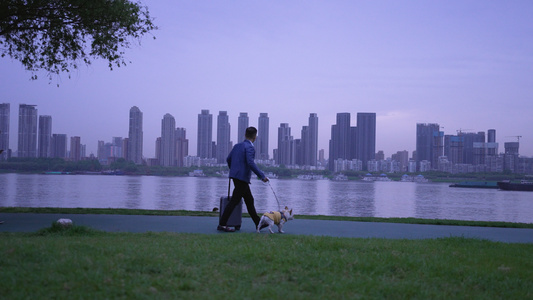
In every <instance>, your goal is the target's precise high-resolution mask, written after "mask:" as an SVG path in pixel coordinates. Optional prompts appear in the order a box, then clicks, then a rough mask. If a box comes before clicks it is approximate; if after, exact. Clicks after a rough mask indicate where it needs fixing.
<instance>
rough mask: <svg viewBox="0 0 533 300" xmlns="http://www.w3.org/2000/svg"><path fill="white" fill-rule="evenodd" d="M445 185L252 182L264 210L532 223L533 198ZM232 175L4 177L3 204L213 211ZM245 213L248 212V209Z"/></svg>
mask: <svg viewBox="0 0 533 300" xmlns="http://www.w3.org/2000/svg"><path fill="white" fill-rule="evenodd" d="M448 185H449V184H446V183H414V182H359V181H331V180H299V179H289V180H282V179H273V180H271V183H270V185H269V184H267V183H263V182H261V181H259V180H253V182H252V185H251V189H252V192H253V194H254V197H255V203H256V208H257V211H258V212H259V213H262V212H264V211H268V210H277V209H278V204H277V201H276V196H277V198H278V199H279V202H280V204H281V205H282V206H285V205H286V206H289V207H290V208H292V209H293V210H294V213H295V214H296V215H298V214H305V215H330V216H356V217H385V218H389V217H414V218H424V219H455V220H477V221H504V222H521V223H533V193H531V192H513V191H501V190H498V189H466V188H451V187H449V186H448ZM227 192H228V180H227V178H208V177H158V176H114V175H42V174H0V207H9V206H17V207H71V208H72V207H84V208H132V209H160V210H195V211H211V210H212V209H213V208H214V207H218V205H219V198H220V197H221V196H223V195H226V194H227ZM244 210H246V209H244Z"/></svg>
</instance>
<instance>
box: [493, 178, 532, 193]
mask: <svg viewBox="0 0 533 300" xmlns="http://www.w3.org/2000/svg"><path fill="white" fill-rule="evenodd" d="M498 187H499V188H500V189H501V190H504V191H528V192H533V181H528V180H521V181H520V182H512V181H509V180H506V181H498Z"/></svg>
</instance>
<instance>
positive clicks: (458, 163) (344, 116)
mask: <svg viewBox="0 0 533 300" xmlns="http://www.w3.org/2000/svg"><path fill="white" fill-rule="evenodd" d="M9 120H10V104H9V103H0V149H2V150H4V152H3V153H2V154H0V159H1V160H5V159H7V158H9V157H11V156H12V153H11V149H9V137H10V136H9V132H10V124H9ZM236 121H237V126H236V130H235V129H234V131H233V132H232V126H231V122H230V115H229V114H228V112H227V111H219V113H218V115H217V119H216V124H213V115H212V114H211V113H210V112H209V110H208V109H203V110H201V112H200V114H198V127H197V153H196V156H190V155H189V140H188V139H187V135H186V129H185V128H182V127H177V125H176V120H175V118H174V117H173V116H172V115H171V114H169V113H167V114H165V115H164V116H163V118H162V120H161V136H160V137H158V138H157V139H156V143H155V148H156V151H155V158H148V159H147V158H145V157H144V156H143V145H144V140H143V113H142V111H141V110H140V109H139V108H138V107H137V106H133V107H131V109H130V111H129V130H128V137H127V138H122V137H112V140H111V142H107V143H106V142H104V141H98V151H97V157H98V159H99V160H100V162H101V163H104V164H109V163H112V162H113V161H114V160H116V159H119V158H124V159H126V160H127V161H131V162H133V163H135V164H143V163H147V164H149V165H161V166H166V167H173V166H177V167H182V166H191V165H200V164H201V163H202V162H203V163H205V164H207V165H216V164H225V160H226V157H227V155H228V154H229V152H230V151H231V148H232V146H233V144H234V143H239V142H241V141H243V140H244V135H245V130H246V128H247V127H248V126H250V116H249V115H248V113H247V112H240V113H239V114H238V116H237V119H236ZM354 123H356V126H352V125H351V124H352V120H351V114H350V113H348V112H342V113H337V115H336V122H335V124H333V125H331V136H330V140H329V159H328V160H326V158H325V157H324V149H318V128H319V127H318V115H317V114H316V113H310V114H309V118H308V122H307V124H306V125H304V126H302V127H301V130H299V131H293V130H292V128H291V127H290V125H289V123H280V124H279V126H278V128H277V141H276V142H277V143H276V144H275V145H274V147H273V148H274V149H272V150H273V151H272V156H271V155H270V153H269V149H270V147H269V146H270V145H269V136H270V119H269V116H268V113H260V114H259V116H258V119H257V125H252V126H256V127H257V129H258V134H257V139H256V140H255V143H254V144H255V145H254V146H255V151H256V159H258V160H260V161H261V163H266V164H274V165H283V166H291V167H304V168H309V169H313V168H314V167H317V168H322V167H324V166H326V165H327V168H329V169H330V170H331V171H333V172H341V171H345V170H356V171H359V170H366V171H369V172H377V171H384V172H406V171H408V172H424V171H429V170H438V171H443V172H451V173H460V172H502V171H504V170H510V171H512V172H518V173H524V172H525V171H526V170H530V169H533V160H531V159H530V160H528V159H527V158H523V157H520V156H519V138H520V136H517V137H516V138H518V140H517V141H516V142H506V143H505V144H504V150H505V151H504V153H499V151H498V143H496V130H495V129H489V130H488V131H487V132H486V133H485V132H475V133H474V132H465V131H464V130H457V134H456V135H446V134H444V132H443V131H441V127H440V125H439V124H436V123H418V124H416V150H415V151H413V155H412V158H409V152H408V151H406V150H404V151H398V152H397V153H395V154H392V155H391V157H390V158H385V154H384V153H383V151H376V113H369V112H359V113H357V119H356V120H355V122H354ZM213 126H216V129H215V130H216V141H214V140H213ZM52 128H53V127H52V116H49V115H40V116H39V115H38V113H37V107H36V105H28V104H20V105H19V114H18V141H17V142H18V143H17V146H18V148H17V152H16V153H15V156H18V157H30V158H32V157H44V158H46V157H50V158H53V157H59V158H65V159H69V160H73V161H77V160H81V159H85V158H86V154H85V145H83V144H81V138H80V137H79V136H73V137H70V139H68V138H67V135H66V134H60V133H53V131H52ZM234 128H235V127H234ZM235 132H236V134H235ZM232 133H233V134H234V137H235V138H236V140H233V141H232V139H231V137H232ZM295 133H296V135H298V134H299V137H295Z"/></svg>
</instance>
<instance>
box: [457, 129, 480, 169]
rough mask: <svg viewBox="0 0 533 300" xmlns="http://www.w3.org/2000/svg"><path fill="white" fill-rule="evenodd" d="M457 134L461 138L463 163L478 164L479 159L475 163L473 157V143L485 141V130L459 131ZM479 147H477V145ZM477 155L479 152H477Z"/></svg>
mask: <svg viewBox="0 0 533 300" xmlns="http://www.w3.org/2000/svg"><path fill="white" fill-rule="evenodd" d="M457 136H460V137H462V138H463V141H464V143H463V163H465V164H469V165H472V164H479V161H480V160H479V159H478V160H477V161H478V163H475V159H474V156H475V154H474V152H475V151H474V144H475V143H483V144H484V143H485V132H482V131H481V132H478V133H473V132H459V133H458V134H457ZM478 148H479V147H478ZM478 156H479V154H478Z"/></svg>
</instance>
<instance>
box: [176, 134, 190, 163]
mask: <svg viewBox="0 0 533 300" xmlns="http://www.w3.org/2000/svg"><path fill="white" fill-rule="evenodd" d="M175 136H176V165H177V166H178V167H183V166H184V163H183V159H184V158H185V157H186V156H189V140H188V139H187V132H186V130H185V128H179V127H178V128H176V135H175Z"/></svg>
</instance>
